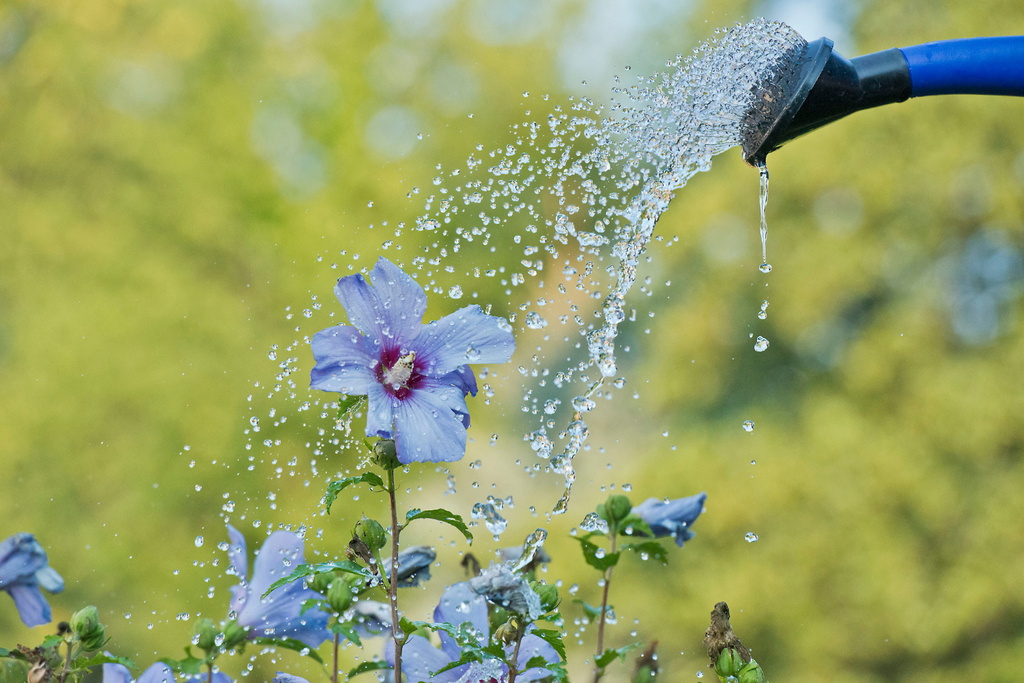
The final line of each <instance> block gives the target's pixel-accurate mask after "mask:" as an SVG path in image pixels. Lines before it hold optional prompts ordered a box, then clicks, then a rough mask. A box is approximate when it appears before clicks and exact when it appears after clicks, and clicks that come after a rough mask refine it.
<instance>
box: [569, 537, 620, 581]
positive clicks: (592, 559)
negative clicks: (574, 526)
mask: <svg viewBox="0 0 1024 683" xmlns="http://www.w3.org/2000/svg"><path fill="white" fill-rule="evenodd" d="M571 538H575V539H576V540H577V541H579V542H580V547H581V549H582V550H583V559H584V560H586V561H587V564H589V565H590V566H591V567H593V568H594V569H597V570H599V571H602V572H603V571H604V570H606V569H608V567H614V566H615V565H616V564H618V562H619V553H617V552H616V553H609V552H607V551H606V552H605V555H604V557H598V556H597V551H598V549H599V548H600V546H598V545H596V544H594V543H591V542H590V540H589V539H590V534H587V535H586V536H578V537H576V536H573V537H571Z"/></svg>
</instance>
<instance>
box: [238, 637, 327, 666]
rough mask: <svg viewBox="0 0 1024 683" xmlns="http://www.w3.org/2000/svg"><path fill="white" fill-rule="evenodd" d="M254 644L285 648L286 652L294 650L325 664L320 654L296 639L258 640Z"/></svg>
mask: <svg viewBox="0 0 1024 683" xmlns="http://www.w3.org/2000/svg"><path fill="white" fill-rule="evenodd" d="M253 642H254V643H256V644H257V645H270V646H273V647H283V648H284V649H286V650H294V651H295V652H298V653H299V654H305V655H306V656H307V657H309V658H310V659H312V660H314V661H315V662H317V663H318V664H323V663H324V660H323V659H321V657H320V653H319V652H317V651H316V650H314V649H313V648H311V647H310V646H309V645H306V644H305V643H304V642H302V641H301V640H295V639H294V638H257V639H256V640H254V641H253Z"/></svg>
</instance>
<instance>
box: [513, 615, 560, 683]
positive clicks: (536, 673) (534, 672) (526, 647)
mask: <svg viewBox="0 0 1024 683" xmlns="http://www.w3.org/2000/svg"><path fill="white" fill-rule="evenodd" d="M530 628H531V630H532V628H533V627H532V626H531V627H530ZM507 652H508V655H509V656H510V657H511V655H512V651H511V650H507ZM534 657H543V658H544V661H546V662H550V663H554V662H560V661H562V658H561V657H559V656H558V653H557V652H555V648H553V647H551V645H550V644H548V642H547V641H546V640H544V639H543V638H541V637H540V636H535V635H533V634H531V633H527V634H526V635H525V636H523V642H522V643H520V645H519V659H517V660H516V665H517V666H518V667H520V668H521V667H524V666H526V663H527V662H529V661H530V660H531V659H532V658H534ZM550 675H551V672H550V671H548V670H547V669H545V668H543V667H539V666H538V667H534V668H532V669H526V670H524V671H523V672H522V673H521V674H520V676H522V680H524V681H536V680H540V679H541V678H547V677H548V676H550ZM516 680H519V679H518V678H517V679H516Z"/></svg>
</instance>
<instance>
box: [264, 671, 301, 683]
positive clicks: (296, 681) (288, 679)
mask: <svg viewBox="0 0 1024 683" xmlns="http://www.w3.org/2000/svg"><path fill="white" fill-rule="evenodd" d="M271 683H309V681H307V680H306V679H305V678H302V677H301V676H293V675H292V674H286V673H285V672H283V671H278V672H277V675H276V676H274V679H273V681H271Z"/></svg>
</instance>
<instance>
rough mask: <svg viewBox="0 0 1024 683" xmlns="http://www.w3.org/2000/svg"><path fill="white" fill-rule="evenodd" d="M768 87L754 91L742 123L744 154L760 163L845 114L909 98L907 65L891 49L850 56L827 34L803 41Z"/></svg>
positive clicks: (908, 70) (895, 50)
mask: <svg viewBox="0 0 1024 683" xmlns="http://www.w3.org/2000/svg"><path fill="white" fill-rule="evenodd" d="M790 62H791V64H790V65H789V66H788V67H786V68H784V69H782V70H781V72H780V74H779V75H778V78H776V79H775V80H774V82H773V83H771V84H770V85H769V86H768V87H765V88H762V89H761V90H760V91H759V92H756V93H754V98H755V101H754V104H753V106H752V107H751V115H750V116H748V117H747V119H746V121H745V126H744V137H743V143H742V145H743V158H744V159H746V161H747V163H749V164H751V165H752V166H760V165H762V164H763V163H764V162H765V159H766V157H767V156H768V153H769V152H772V151H774V150H776V149H778V148H779V147H780V146H781V145H783V144H784V143H786V142H788V141H789V140H792V139H793V138H796V137H799V136H801V135H803V134H804V133H809V132H810V131H812V130H815V129H816V128H820V127H821V126H824V125H825V124H827V123H831V122H833V121H835V120H837V119H841V118H842V117H844V116H846V115H847V114H852V113H853V112H855V111H860V110H862V109H870V108H871V107H877V106H880V105H883V104H890V103H892V102H903V101H904V100H906V99H908V98H909V97H910V91H911V83H910V69H909V67H908V66H907V60H906V58H905V57H904V56H903V53H902V52H901V51H900V50H898V49H896V48H892V49H890V50H883V51H881V52H874V53H872V54H868V55H864V56H862V57H856V58H854V59H852V60H850V59H846V58H845V57H843V56H842V55H840V54H838V53H836V52H833V50H832V41H831V40H829V39H828V38H819V39H818V40H815V41H812V42H810V43H807V45H806V46H805V47H804V49H803V51H802V52H801V53H800V54H799V55H793V57H792V58H791V59H790Z"/></svg>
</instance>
